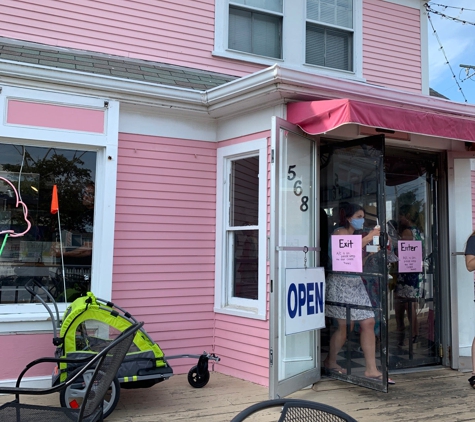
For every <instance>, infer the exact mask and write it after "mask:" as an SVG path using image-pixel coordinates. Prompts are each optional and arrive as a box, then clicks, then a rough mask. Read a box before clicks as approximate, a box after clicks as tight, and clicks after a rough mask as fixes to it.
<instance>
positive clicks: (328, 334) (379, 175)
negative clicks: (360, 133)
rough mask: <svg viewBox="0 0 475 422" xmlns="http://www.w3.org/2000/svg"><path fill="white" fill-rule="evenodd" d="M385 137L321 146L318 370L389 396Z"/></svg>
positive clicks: (388, 249) (389, 247)
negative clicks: (322, 309) (322, 292)
mask: <svg viewBox="0 0 475 422" xmlns="http://www.w3.org/2000/svg"><path fill="white" fill-rule="evenodd" d="M383 158H384V136H383V135H380V136H372V137H368V138H362V139H358V140H353V141H346V142H335V141H331V142H328V143H326V142H325V140H323V139H322V145H321V146H320V216H321V217H320V230H319V231H320V242H321V245H322V252H321V265H324V266H325V267H326V286H327V288H326V297H325V306H326V327H325V329H324V330H322V334H321V336H322V338H321V347H322V358H323V359H324V360H323V362H322V369H323V370H324V372H325V373H326V374H327V375H328V376H331V377H333V378H337V379H340V380H344V381H348V382H351V383H355V384H358V385H362V386H366V387H369V388H373V389H376V390H381V391H387V384H388V374H387V369H388V366H387V363H388V362H387V331H386V323H387V301H386V295H387V293H386V292H387V277H388V266H387V262H388V261H387V252H388V251H390V250H391V244H390V240H389V238H388V236H387V228H386V224H385V222H386V207H385V185H384V180H385V179H384V167H383Z"/></svg>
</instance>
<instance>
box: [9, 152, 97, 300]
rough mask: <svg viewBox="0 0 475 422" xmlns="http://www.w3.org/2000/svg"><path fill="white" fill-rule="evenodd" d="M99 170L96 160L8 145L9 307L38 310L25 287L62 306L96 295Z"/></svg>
mask: <svg viewBox="0 0 475 422" xmlns="http://www.w3.org/2000/svg"><path fill="white" fill-rule="evenodd" d="M95 169H96V153H95V152H88V151H77V150H72V149H60V148H46V147H32V146H20V145H12V144H0V238H1V242H2V247H1V250H0V304H1V305H5V304H25V303H30V302H31V301H32V298H31V296H30V294H29V293H28V292H27V291H26V290H25V288H24V286H25V285H29V286H31V287H32V288H33V290H36V291H38V292H39V293H41V295H40V296H41V297H42V298H43V299H44V300H45V301H49V298H48V296H47V294H46V293H43V292H42V291H41V288H39V286H43V287H44V288H45V289H46V290H47V292H49V293H50V294H51V296H52V297H53V298H54V299H55V301H57V302H64V301H65V300H64V299H65V298H64V292H65V288H66V299H67V301H69V302H72V301H73V300H74V299H76V298H77V297H79V296H81V295H85V293H86V292H87V291H90V290H91V263H92V238H93V217H94V192H95ZM53 185H56V189H57V193H58V196H57V197H58V207H57V208H58V209H59V216H58V212H56V213H54V214H52V212H53V211H55V210H52V207H53V204H52V198H53ZM54 208H56V207H54Z"/></svg>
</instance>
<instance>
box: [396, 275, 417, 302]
mask: <svg viewBox="0 0 475 422" xmlns="http://www.w3.org/2000/svg"><path fill="white" fill-rule="evenodd" d="M420 278H421V277H420V273H400V274H399V275H398V278H397V284H396V292H395V293H396V296H399V297H404V298H411V299H413V298H416V297H419V287H420V284H421V280H420Z"/></svg>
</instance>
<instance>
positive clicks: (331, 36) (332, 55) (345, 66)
mask: <svg viewBox="0 0 475 422" xmlns="http://www.w3.org/2000/svg"><path fill="white" fill-rule="evenodd" d="M351 39H352V34H349V33H346V32H343V31H337V30H327V31H326V45H325V51H326V53H325V54H326V59H325V66H327V67H332V68H334V69H342V70H352V69H351V68H352V66H351V62H350V57H351V54H350V49H351Z"/></svg>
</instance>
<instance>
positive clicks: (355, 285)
mask: <svg viewBox="0 0 475 422" xmlns="http://www.w3.org/2000/svg"><path fill="white" fill-rule="evenodd" d="M325 300H328V301H331V302H340V303H344V304H352V305H361V306H372V305H371V301H370V299H369V296H368V292H367V291H366V288H365V286H364V284H363V280H362V279H361V277H358V276H351V275H340V274H330V275H329V276H328V278H327V280H326V292H325ZM325 315H326V316H328V317H334V318H338V319H346V308H345V307H342V306H331V305H326V307H325ZM350 317H351V320H352V321H360V320H363V319H368V318H373V317H374V312H373V311H369V310H365V309H351V311H350Z"/></svg>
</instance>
